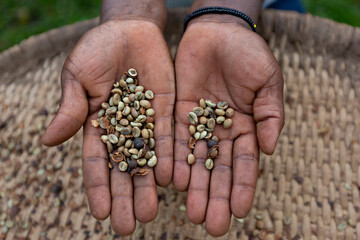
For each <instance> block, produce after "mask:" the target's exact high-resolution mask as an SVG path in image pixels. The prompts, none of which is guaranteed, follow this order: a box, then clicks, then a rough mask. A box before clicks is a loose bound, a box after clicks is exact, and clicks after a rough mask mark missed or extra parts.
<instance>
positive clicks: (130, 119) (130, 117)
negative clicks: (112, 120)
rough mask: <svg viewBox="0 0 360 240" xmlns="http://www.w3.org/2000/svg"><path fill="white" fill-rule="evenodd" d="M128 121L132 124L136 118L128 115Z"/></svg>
mask: <svg viewBox="0 0 360 240" xmlns="http://www.w3.org/2000/svg"><path fill="white" fill-rule="evenodd" d="M126 119H127V120H128V121H130V122H133V121H134V118H133V116H132V115H131V114H129V115H127V117H126Z"/></svg>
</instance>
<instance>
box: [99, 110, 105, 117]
mask: <svg viewBox="0 0 360 240" xmlns="http://www.w3.org/2000/svg"><path fill="white" fill-rule="evenodd" d="M104 114H105V110H104V109H100V111H99V112H98V117H99V118H101V117H102V116H104Z"/></svg>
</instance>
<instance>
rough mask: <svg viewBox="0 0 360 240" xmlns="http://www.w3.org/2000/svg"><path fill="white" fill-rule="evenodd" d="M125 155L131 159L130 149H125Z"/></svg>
mask: <svg viewBox="0 0 360 240" xmlns="http://www.w3.org/2000/svg"><path fill="white" fill-rule="evenodd" d="M123 153H124V155H125V156H127V157H130V156H131V154H130V153H129V149H128V148H124V150H123Z"/></svg>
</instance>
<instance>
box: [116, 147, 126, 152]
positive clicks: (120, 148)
mask: <svg viewBox="0 0 360 240" xmlns="http://www.w3.org/2000/svg"><path fill="white" fill-rule="evenodd" d="M124 149H125V147H124V146H121V147H118V149H117V151H118V152H119V153H122V152H124Z"/></svg>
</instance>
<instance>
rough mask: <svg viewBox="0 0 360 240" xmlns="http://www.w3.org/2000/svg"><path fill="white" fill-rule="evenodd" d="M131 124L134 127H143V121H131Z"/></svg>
mask: <svg viewBox="0 0 360 240" xmlns="http://www.w3.org/2000/svg"><path fill="white" fill-rule="evenodd" d="M130 125H131V126H132V127H138V128H139V127H141V126H142V123H136V122H130Z"/></svg>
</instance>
